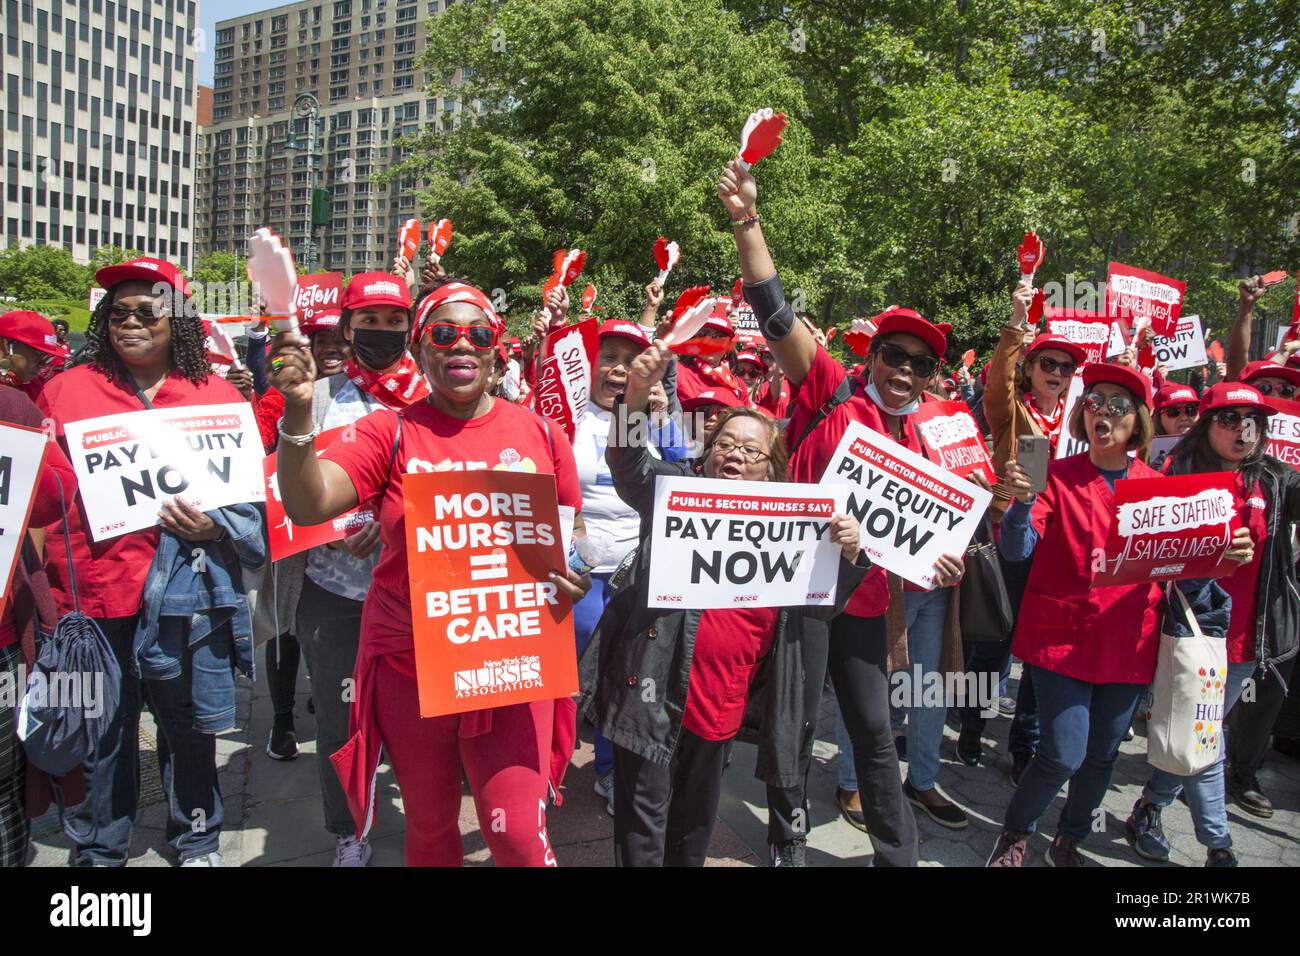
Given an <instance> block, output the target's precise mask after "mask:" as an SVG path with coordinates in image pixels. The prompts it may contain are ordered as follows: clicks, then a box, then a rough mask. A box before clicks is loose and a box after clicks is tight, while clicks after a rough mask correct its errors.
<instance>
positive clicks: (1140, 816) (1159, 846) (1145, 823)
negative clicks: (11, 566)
mask: <svg viewBox="0 0 1300 956" xmlns="http://www.w3.org/2000/svg"><path fill="white" fill-rule="evenodd" d="M1124 835H1125V836H1126V837H1127V838H1128V842H1129V843H1131V844H1132V845H1133V851H1134V852H1135V853H1137V855H1138V856H1140V857H1142V859H1144V860H1155V861H1156V862H1157V863H1165V862H1168V860H1169V839H1168V838H1167V837H1166V836H1165V831H1164V827H1163V826H1161V824H1160V808H1159V807H1158V806H1156V805H1155V804H1154V803H1143V802H1142V800H1141V798H1139V799H1138V801H1137V803H1135V804H1133V812H1132V813H1130V814H1129V818H1128V819H1127V820H1125V821H1124Z"/></svg>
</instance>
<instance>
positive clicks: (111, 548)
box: [38, 258, 244, 866]
mask: <svg viewBox="0 0 1300 956" xmlns="http://www.w3.org/2000/svg"><path fill="white" fill-rule="evenodd" d="M95 279H96V281H97V282H98V283H99V284H100V285H101V286H103V287H104V288H105V289H107V290H108V292H107V294H106V295H105V296H104V299H103V301H102V302H101V303H100V304H99V307H98V308H97V309H96V310H95V314H94V315H93V316H92V318H91V324H90V330H89V332H88V334H87V343H86V349H85V352H84V353H83V354H84V356H85V359H86V361H85V364H82V365H78V366H76V367H75V368H72V369H69V370H68V371H66V372H63V373H61V374H59V375H58V376H56V377H55V378H53V379H52V380H51V381H50V382H49V383H48V384H47V385H46V386H45V389H44V390H43V391H42V392H41V396H40V400H39V402H38V405H39V406H40V408H41V410H42V411H43V412H44V413H45V414H46V415H47V416H48V417H49V418H51V419H53V421H54V425H55V434H56V436H57V437H58V438H59V439H61V440H62V441H63V447H64V450H65V451H66V450H67V442H66V439H65V438H64V426H65V425H67V424H68V423H69V422H75V421H81V420H83V419H87V418H97V417H99V416H101V415H111V414H114V413H117V412H138V411H141V410H142V409H145V408H150V407H154V408H174V407H176V406H185V405H214V404H224V403H227V402H232V403H233V402H243V401H244V397H243V396H242V395H240V394H239V392H238V391H236V390H235V388H234V387H233V386H231V385H229V384H228V383H227V382H225V381H224V380H222V379H221V378H219V377H217V376H215V375H211V374H210V372H209V368H208V361H207V356H206V354H205V351H204V335H203V329H202V326H201V325H200V324H199V320H198V318H197V317H196V316H195V315H194V312H193V307H192V305H191V303H190V299H189V287H188V285H187V284H186V281H185V277H184V276H183V275H182V274H181V271H180V270H179V269H177V268H176V267H175V266H173V265H172V264H171V263H168V262H164V261H162V260H160V259H150V258H142V259H133V260H132V261H130V262H126V263H122V264H121V265H116V266H108V267H106V268H104V269H100V270H99V272H97V273H96V274H95ZM159 525H160V527H156V528H148V529H146V530H143V531H131V532H128V533H127V534H123V535H119V536H117V537H115V538H109V539H107V540H104V541H94V540H92V538H91V536H90V533H89V531H88V530H87V527H86V525H85V522H84V518H83V515H82V512H81V509H80V508H77V509H74V510H72V511H70V512H69V514H68V529H67V530H68V535H69V538H70V540H71V543H72V563H73V565H74V567H75V570H76V576H77V596H78V598H79V600H80V603H81V610H82V611H83V612H84V613H85V614H86V615H87V616H89V617H92V618H94V619H95V620H96V622H97V623H98V624H99V626H100V628H101V629H102V630H103V632H104V634H105V636H106V637H107V638H108V641H109V643H110V644H111V645H112V647H113V652H114V653H115V654H116V655H117V660H118V663H119V664H120V665H121V668H122V695H121V704H120V706H119V708H118V711H117V714H116V716H115V717H114V718H113V720H112V722H111V723H110V724H109V727H108V730H107V732H106V734H105V737H104V740H103V742H102V743H101V744H100V747H99V750H98V751H97V753H96V755H95V757H94V758H93V759H92V760H90V761H88V762H87V764H86V767H85V770H86V793H87V799H86V800H85V801H83V802H82V803H81V805H80V806H78V807H77V809H76V811H75V812H73V813H72V814H70V815H69V816H68V818H67V820H66V822H65V829H66V831H67V833H68V836H69V837H71V838H72V840H73V841H74V842H75V844H76V851H75V854H76V861H77V863H79V864H82V865H100V866H123V865H125V864H126V860H127V854H128V851H129V850H130V847H131V829H132V824H133V821H134V819H135V810H136V800H137V797H138V793H137V790H138V787H139V781H138V763H139V753H138V751H139V730H138V728H139V722H140V707H141V702H142V693H143V688H142V686H141V681H140V679H139V678H138V677H136V676H134V674H135V665H134V663H133V660H134V656H135V654H134V647H133V643H134V637H135V632H136V627H137V623H138V617H139V612H140V606H141V600H142V598H143V594H144V586H145V579H146V577H147V576H148V574H149V569H150V566H151V565H152V563H153V559H154V555H155V553H156V551H157V549H158V538H159V534H160V532H161V531H167V532H168V533H170V534H172V535H174V536H176V537H177V538H180V539H181V540H183V541H188V542H204V541H218V540H220V539H221V538H222V537H224V534H225V532H224V530H223V529H222V528H221V527H220V526H219V525H217V523H216V522H214V521H213V519H212V518H211V517H209V516H208V515H206V514H204V513H203V512H201V511H199V510H197V509H196V508H193V507H192V506H190V505H188V504H187V503H186V502H184V501H183V500H181V499H180V498H176V499H173V500H172V501H170V502H167V503H166V504H164V506H163V509H162V511H161V513H160V515H159ZM46 548H47V566H48V569H49V575H50V583H51V585H52V587H53V589H54V592H55V596H56V597H57V599H58V601H59V608H60V610H61V611H63V612H66V611H68V610H70V609H71V607H72V597H71V593H70V590H71V589H70V582H69V581H68V555H67V554H66V549H65V547H64V536H63V531H62V529H59V528H56V527H51V528H49V529H48V533H47V535H46ZM180 683H181V682H180V681H163V680H159V681H148V682H147V684H148V692H149V694H150V699H151V701H152V703H153V710H154V713H155V714H156V716H157V717H158V719H159V723H160V730H161V731H162V734H163V741H160V743H161V744H165V746H160V747H159V757H160V761H167V762H168V763H169V764H170V767H169V770H168V772H169V773H170V774H171V777H172V781H173V789H174V793H173V797H172V800H171V807H172V815H171V817H170V819H169V821H168V826H167V836H168V842H169V843H170V844H171V846H172V848H173V849H174V850H176V851H177V852H178V853H179V854H180V856H181V861H182V865H190V866H211V865H217V864H219V862H220V857H219V856H217V852H216V851H217V845H218V838H219V836H220V830H221V810H222V802H221V789H220V786H219V785H218V782H217V768H216V738H215V737H214V736H213V735H211V734H204V733H199V732H198V731H196V730H195V729H194V728H193V720H192V716H191V715H189V714H187V712H186V710H185V707H184V702H183V700H180V699H179V698H178V696H177V691H176V688H175V687H173V686H171V685H179V684H180ZM164 754H166V756H164ZM198 819H203V820H204V821H205V824H204V827H202V828H200V829H199V830H197V831H195V830H193V828H192V827H191V824H192V822H193V821H194V820H198Z"/></svg>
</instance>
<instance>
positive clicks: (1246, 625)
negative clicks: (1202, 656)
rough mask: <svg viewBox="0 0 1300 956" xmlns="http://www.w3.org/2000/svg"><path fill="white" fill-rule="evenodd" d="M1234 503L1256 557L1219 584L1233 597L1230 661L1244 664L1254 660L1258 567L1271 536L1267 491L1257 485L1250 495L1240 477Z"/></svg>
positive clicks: (1221, 579) (1228, 640) (1229, 622)
mask: <svg viewBox="0 0 1300 956" xmlns="http://www.w3.org/2000/svg"><path fill="white" fill-rule="evenodd" d="M1233 497H1234V499H1235V501H1234V504H1235V506H1236V508H1237V514H1239V515H1241V521H1242V524H1243V525H1245V527H1247V528H1248V529H1250V540H1251V543H1252V544H1253V545H1254V546H1255V557H1254V559H1253V560H1252V561H1251V562H1250V564H1245V565H1241V566H1239V567H1238V568H1237V570H1236V571H1234V572H1233V573H1232V574H1230V575H1229V576H1228V577H1226V578H1219V583H1220V584H1221V585H1223V589H1224V590H1225V591H1227V592H1228V595H1229V596H1230V597H1231V598H1232V616H1231V618H1230V619H1229V621H1228V634H1227V645H1228V661H1229V662H1230V663H1233V664H1242V663H1245V662H1246V661H1253V660H1254V659H1255V638H1256V633H1255V610H1256V608H1257V607H1258V596H1259V567H1260V563H1261V562H1262V561H1263V559H1264V548H1265V543H1264V538H1265V536H1266V535H1267V534H1268V519H1267V517H1266V516H1267V514H1268V500H1267V499H1266V498H1265V497H1264V489H1263V488H1261V487H1260V486H1259V483H1258V482H1256V483H1255V487H1254V488H1252V489H1251V490H1250V491H1249V492H1247V491H1246V489H1245V488H1244V487H1243V483H1242V480H1241V476H1240V475H1238V476H1237V480H1236V483H1235V487H1234V488H1233Z"/></svg>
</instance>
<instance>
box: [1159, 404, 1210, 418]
mask: <svg viewBox="0 0 1300 956" xmlns="http://www.w3.org/2000/svg"><path fill="white" fill-rule="evenodd" d="M1200 410H1201V406H1200V405H1168V406H1166V407H1165V408H1162V409H1161V410H1160V413H1161V414H1162V415H1168V416H1169V417H1170V418H1195V417H1196V415H1197V413H1198V412H1200Z"/></svg>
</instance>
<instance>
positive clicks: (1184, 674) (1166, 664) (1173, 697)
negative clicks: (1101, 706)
mask: <svg viewBox="0 0 1300 956" xmlns="http://www.w3.org/2000/svg"><path fill="white" fill-rule="evenodd" d="M1169 590H1170V591H1172V592H1173V593H1174V594H1176V595H1178V597H1177V598H1176V599H1175V600H1176V603H1177V606H1178V608H1180V609H1181V611H1182V613H1183V615H1184V617H1185V618H1186V620H1187V623H1188V625H1189V626H1190V628H1191V631H1192V633H1191V636H1189V637H1174V636H1173V635H1172V634H1170V633H1168V631H1169V628H1166V629H1164V630H1162V633H1161V634H1160V656H1159V659H1158V660H1157V662H1156V677H1155V680H1154V681H1153V682H1152V684H1151V717H1150V719H1149V720H1148V721H1147V761H1148V762H1149V763H1150V764H1151V766H1153V767H1157V768H1159V769H1160V770H1165V771H1168V772H1169V773H1173V774H1177V775H1178V776H1180V777H1189V776H1191V775H1192V774H1196V773H1200V772H1201V771H1202V770H1204V769H1205V768H1206V767H1208V766H1210V764H1212V763H1214V761H1215V760H1217V759H1218V758H1219V753H1220V752H1221V751H1222V749H1223V703H1224V698H1225V697H1226V696H1227V685H1228V646H1227V642H1226V641H1224V639H1223V638H1219V637H1206V636H1205V635H1204V634H1203V633H1201V625H1200V622H1198V621H1197V620H1196V615H1194V614H1193V613H1192V609H1191V607H1190V606H1189V605H1188V603H1187V598H1185V597H1184V596H1183V592H1182V591H1180V590H1179V589H1178V588H1177V587H1175V586H1173V585H1171V586H1170V587H1169ZM1175 600H1171V601H1170V602H1169V603H1170V606H1171V610H1172V609H1173V606H1174V603H1175Z"/></svg>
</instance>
